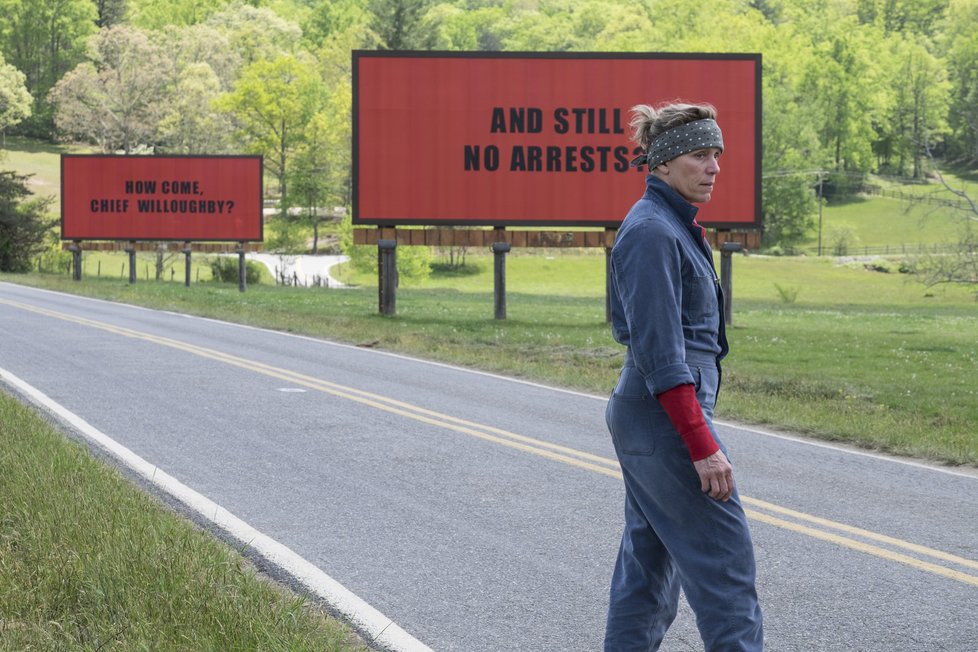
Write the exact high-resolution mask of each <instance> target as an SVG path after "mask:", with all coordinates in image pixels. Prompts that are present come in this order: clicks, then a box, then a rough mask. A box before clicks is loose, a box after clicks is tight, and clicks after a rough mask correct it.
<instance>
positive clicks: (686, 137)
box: [632, 118, 723, 170]
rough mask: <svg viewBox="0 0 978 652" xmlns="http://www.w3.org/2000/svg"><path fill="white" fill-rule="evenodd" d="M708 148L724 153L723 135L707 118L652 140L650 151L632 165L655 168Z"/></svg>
mask: <svg viewBox="0 0 978 652" xmlns="http://www.w3.org/2000/svg"><path fill="white" fill-rule="evenodd" d="M707 147H717V148H719V149H720V150H721V151H723V134H722V133H720V126H719V125H718V124H717V123H716V121H715V120H712V119H710V118H705V119H703V120H694V121H693V122H687V123H686V124H684V125H681V126H679V127H675V128H673V129H670V130H669V131H664V132H662V133H661V134H659V135H658V136H656V137H655V138H653V139H652V143H651V144H650V145H649V149H648V151H647V152H646V153H645V154H644V155H642V156H639V157H638V158H636V159H635V160H633V161H632V165H634V166H639V165H648V166H649V170H653V169H654V168H655V166H657V165H659V164H661V163H665V162H666V161H671V160H672V159H674V158H676V157H677V156H682V155H683V154H688V153H689V152H694V151H696V150H698V149H706V148H707Z"/></svg>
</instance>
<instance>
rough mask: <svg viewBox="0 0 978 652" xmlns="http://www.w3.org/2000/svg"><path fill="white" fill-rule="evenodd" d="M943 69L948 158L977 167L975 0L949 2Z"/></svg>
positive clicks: (977, 5) (977, 37)
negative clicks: (946, 92)
mask: <svg viewBox="0 0 978 652" xmlns="http://www.w3.org/2000/svg"><path fill="white" fill-rule="evenodd" d="M946 29H947V32H946V43H947V54H946V57H947V66H948V76H949V78H950V82H951V100H950V102H951V104H950V107H949V110H948V121H949V124H950V127H951V129H952V134H953V138H952V139H950V141H949V142H948V154H950V155H951V156H954V157H957V158H960V159H963V160H964V161H965V162H966V163H971V164H975V163H978V66H976V65H975V62H976V61H978V0H952V2H951V5H950V7H949V8H948V20H947V28H946Z"/></svg>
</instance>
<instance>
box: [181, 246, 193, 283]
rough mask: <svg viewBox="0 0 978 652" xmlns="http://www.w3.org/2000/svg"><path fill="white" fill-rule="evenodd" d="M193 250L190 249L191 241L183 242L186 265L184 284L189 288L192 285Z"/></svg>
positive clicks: (184, 268)
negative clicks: (191, 258)
mask: <svg viewBox="0 0 978 652" xmlns="http://www.w3.org/2000/svg"><path fill="white" fill-rule="evenodd" d="M191 252H192V250H191V249H190V243H189V242H184V243H183V255H184V257H185V258H184V267H183V284H184V285H186V286H187V287H188V288H189V287H190V254H191Z"/></svg>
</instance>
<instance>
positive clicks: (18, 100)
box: [0, 54, 31, 146]
mask: <svg viewBox="0 0 978 652" xmlns="http://www.w3.org/2000/svg"><path fill="white" fill-rule="evenodd" d="M25 79H26V77H25V75H24V73H22V72H21V71H19V70H17V69H16V68H14V67H13V66H11V65H10V64H8V63H6V62H4V60H3V54H0V135H2V137H3V145H4V146H6V144H7V128H8V127H12V126H14V125H15V124H17V123H18V122H20V121H21V120H23V119H24V118H27V117H29V116H30V114H31V94H30V93H28V92H27V87H26V86H25V85H24V81H25Z"/></svg>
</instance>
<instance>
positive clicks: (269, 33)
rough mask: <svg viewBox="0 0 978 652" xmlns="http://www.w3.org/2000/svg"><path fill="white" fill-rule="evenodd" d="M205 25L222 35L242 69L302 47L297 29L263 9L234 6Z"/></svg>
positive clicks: (219, 13) (213, 15)
mask: <svg viewBox="0 0 978 652" xmlns="http://www.w3.org/2000/svg"><path fill="white" fill-rule="evenodd" d="M206 24H207V25H208V26H210V27H213V28H214V29H216V30H218V31H219V32H221V33H222V34H224V35H225V37H226V38H227V42H228V46H229V47H230V48H231V50H232V51H233V52H234V53H235V54H236V55H237V57H238V59H239V60H240V61H241V62H242V63H243V64H244V65H248V64H251V63H255V62H256V61H260V60H263V59H274V58H276V57H278V56H280V55H283V54H298V53H299V51H300V49H301V47H300V46H301V45H302V30H301V29H300V28H299V25H298V24H297V23H295V22H292V21H290V20H286V19H284V18H282V17H280V16H279V15H278V14H276V13H275V12H274V11H272V10H271V9H268V8H266V7H252V6H250V5H247V4H240V3H235V4H232V5H228V6H227V7H225V8H224V9H223V10H221V11H218V12H215V13H214V14H212V15H211V16H210V17H209V18H208V19H207V21H206ZM215 70H216V69H215Z"/></svg>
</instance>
